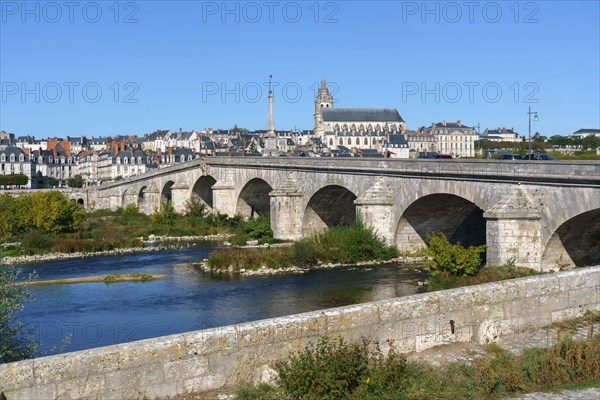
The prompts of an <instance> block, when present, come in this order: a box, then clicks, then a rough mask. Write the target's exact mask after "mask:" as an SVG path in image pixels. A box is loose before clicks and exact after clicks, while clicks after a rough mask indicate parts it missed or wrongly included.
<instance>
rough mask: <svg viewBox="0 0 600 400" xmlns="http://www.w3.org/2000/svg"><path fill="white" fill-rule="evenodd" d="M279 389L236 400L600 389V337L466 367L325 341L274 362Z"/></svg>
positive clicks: (248, 392)
mask: <svg viewBox="0 0 600 400" xmlns="http://www.w3.org/2000/svg"><path fill="white" fill-rule="evenodd" d="M276 369H277V370H278V372H279V386H278V387H273V386H269V385H265V384H262V385H260V386H257V387H253V386H248V387H244V388H241V389H240V390H238V391H237V393H236V397H235V398H236V399H243V400H250V399H254V400H259V399H373V400H375V399H398V400H403V399H411V400H416V399H441V400H443V399H448V400H454V399H499V398H503V397H506V396H513V395H517V394H521V393H528V392H537V391H549V390H557V389H567V388H569V389H570V388H581V387H593V386H599V385H600V337H598V336H596V337H593V338H589V339H587V340H571V339H568V338H567V339H564V340H562V341H560V342H559V343H557V344H556V345H554V346H552V347H549V348H547V349H543V348H529V349H526V350H524V351H523V353H522V354H521V355H519V356H513V355H511V354H510V353H508V352H506V351H505V350H503V349H501V348H499V347H498V346H495V345H491V346H489V347H488V351H487V354H486V355H484V356H483V357H481V358H478V359H476V360H474V361H473V363H472V364H470V365H468V364H465V363H462V362H455V363H452V364H450V365H448V366H447V367H444V368H436V367H432V366H430V365H426V364H423V363H417V362H410V361H407V360H406V359H405V358H404V357H403V356H402V355H399V354H398V353H397V352H396V351H395V350H394V348H393V346H392V347H391V350H390V352H389V353H388V355H387V356H384V355H383V353H382V352H381V350H380V348H379V346H378V345H377V344H376V343H375V344H373V343H368V342H362V343H359V344H347V343H345V342H344V341H343V340H341V339H338V340H333V341H332V340H328V339H321V340H320V341H319V342H318V343H317V344H316V345H312V346H309V347H307V348H306V349H305V350H304V351H303V352H301V353H297V354H295V355H293V356H292V357H291V358H290V359H289V360H288V361H286V362H281V363H278V364H276Z"/></svg>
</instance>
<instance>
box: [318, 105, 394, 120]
mask: <svg viewBox="0 0 600 400" xmlns="http://www.w3.org/2000/svg"><path fill="white" fill-rule="evenodd" d="M323 121H344V122H404V120H403V119H402V117H401V116H400V114H399V113H398V110H396V109H395V108H324V109H323Z"/></svg>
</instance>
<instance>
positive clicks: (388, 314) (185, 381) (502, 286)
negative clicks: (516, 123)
mask: <svg viewBox="0 0 600 400" xmlns="http://www.w3.org/2000/svg"><path fill="white" fill-rule="evenodd" d="M587 310H600V266H596V267H589V268H582V269H576V270H573V271H568V272H560V273H556V274H551V275H541V276H534V277H527V278H520V279H515V280H511V281H503V282H496V283H489V284H485V285H478V286H470V287H465V288H459V289H452V290H446V291H441V292H435V293H424V294H418V295H414V296H408V297H402V298H394V299H389V300H383V301H377V302H371V303H365V304H357V305H352V306H347V307H339V308H333V309H327V310H322V311H314V312H309V313H304V314H297V315H290V316H286V317H281V318H273V319H268V320H262V321H256V322H249V323H244V324H238V325H230V326H225V327H222V328H215V329H206V330H201V331H195V332H187V333H184V334H178V335H171V336H165V337H160V338H155V339H149V340H142V341H138V342H132V343H126V344H120V345H115V346H108V347H102V348H98V349H91V350H85V351H78V352H74V353H67V354H61V355H56V356H51V357H43V358H37V359H33V360H26V361H21V362H16V363H11V364H4V365H0V392H2V393H4V395H5V396H6V398H7V399H8V400H16V399H42V398H43V399H59V398H60V399H90V398H102V399H125V398H136V399H137V398H148V399H157V398H168V397H172V396H177V395H184V394H189V393H202V392H205V391H210V390H223V389H227V388H232V387H236V386H239V385H241V384H247V383H252V382H253V380H254V379H257V375H260V374H261V371H268V370H269V368H270V367H272V366H273V364H274V362H276V361H278V360H285V359H287V358H288V357H289V355H290V354H291V353H293V352H296V351H300V350H302V349H303V348H304V347H305V346H306V345H307V344H309V343H313V342H314V341H316V340H317V339H318V338H319V337H321V336H330V337H335V336H341V337H343V338H345V339H346V340H348V341H358V340H360V339H361V338H363V337H364V338H366V339H368V340H372V341H379V342H380V343H382V345H383V346H382V347H384V350H385V346H386V341H388V340H390V341H392V342H393V343H394V345H395V346H396V347H397V348H398V349H399V350H401V351H402V352H410V351H422V350H425V349H428V348H431V347H434V346H438V345H442V344H448V343H459V342H470V341H475V342H478V343H489V342H493V341H495V340H497V339H498V338H500V337H506V336H507V335H517V334H519V333H520V332H524V331H531V330H532V329H533V328H541V327H544V326H547V325H550V324H551V323H553V322H556V321H561V320H564V319H569V318H573V317H577V316H579V315H581V314H583V313H584V312H585V311H587Z"/></svg>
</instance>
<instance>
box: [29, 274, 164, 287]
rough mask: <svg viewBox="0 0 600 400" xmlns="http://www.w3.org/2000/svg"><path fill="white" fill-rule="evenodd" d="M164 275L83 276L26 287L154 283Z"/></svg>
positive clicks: (51, 280)
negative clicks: (94, 283) (97, 283)
mask: <svg viewBox="0 0 600 400" xmlns="http://www.w3.org/2000/svg"><path fill="white" fill-rule="evenodd" d="M166 277H167V276H166V275H159V274H110V275H97V276H83V277H79V278H66V279H49V280H40V281H28V282H27V283H26V285H59V284H71V283H90V282H104V283H115V282H126V281H139V282H146V281H154V280H156V279H162V278H166Z"/></svg>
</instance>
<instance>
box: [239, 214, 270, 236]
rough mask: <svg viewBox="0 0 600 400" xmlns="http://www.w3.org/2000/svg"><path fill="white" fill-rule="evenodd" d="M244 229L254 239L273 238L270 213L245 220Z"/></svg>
mask: <svg viewBox="0 0 600 400" xmlns="http://www.w3.org/2000/svg"><path fill="white" fill-rule="evenodd" d="M243 227H244V228H243V230H244V233H245V234H246V235H248V237H250V238H252V239H265V238H272V237H273V231H272V230H271V219H270V217H269V216H268V215H261V216H260V217H258V218H251V219H249V220H247V221H245V222H244V224H243Z"/></svg>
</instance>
